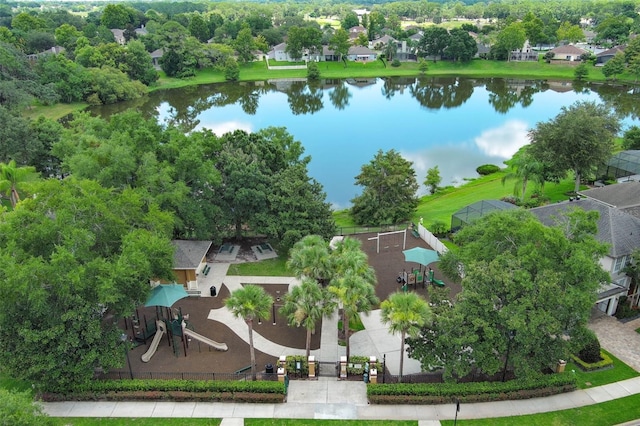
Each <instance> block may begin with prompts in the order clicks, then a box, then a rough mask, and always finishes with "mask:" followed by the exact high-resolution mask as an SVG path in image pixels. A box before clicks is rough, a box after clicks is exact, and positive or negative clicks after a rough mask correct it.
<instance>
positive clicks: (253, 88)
mask: <svg viewBox="0 0 640 426" xmlns="http://www.w3.org/2000/svg"><path fill="white" fill-rule="evenodd" d="M637 99H638V97H637V94H635V93H633V92H631V91H629V90H628V89H627V88H624V87H612V86H598V87H592V88H590V89H586V90H581V91H576V90H574V88H572V87H571V83H569V82H541V81H525V80H504V79H476V80H472V79H456V78H448V79H436V78H422V79H421V78H398V79H380V78H379V79H357V80H356V79H350V80H335V81H323V83H322V84H318V85H316V86H309V85H307V84H306V83H305V82H299V81H273V82H257V83H241V84H216V85H205V86H198V87H193V88H187V89H176V90H170V91H161V92H155V93H153V94H151V95H150V96H149V97H148V98H145V99H144V100H138V101H136V102H133V103H123V104H118V105H115V106H107V107H102V108H98V109H94V110H93V111H94V113H97V114H100V115H104V116H108V115H110V114H113V113H116V112H119V111H122V110H123V109H127V108H137V109H139V110H141V111H143V112H144V113H145V114H147V115H148V116H149V117H150V118H151V117H155V118H156V119H158V120H160V121H162V122H169V123H177V124H180V125H182V126H184V128H185V130H187V131H191V130H199V129H203V128H207V129H211V130H212V131H214V132H215V133H217V134H223V133H225V132H229V131H232V130H236V129H243V130H246V131H250V132H251V131H256V130H259V129H262V128H264V127H268V126H282V127H286V128H287V130H288V132H289V133H291V134H292V135H293V136H294V138H295V139H296V140H299V141H300V142H302V144H303V146H304V148H305V154H306V155H310V156H311V162H310V163H309V173H310V175H311V176H312V177H314V178H315V179H317V180H318V181H319V182H320V183H321V184H322V185H323V186H324V189H325V191H326V193H327V201H329V202H330V203H332V204H333V205H334V206H335V207H336V208H342V207H347V206H348V205H349V204H350V200H351V199H352V198H353V197H354V196H356V195H358V194H359V193H360V188H359V187H357V186H355V185H354V180H355V179H354V178H355V176H356V175H357V174H358V173H359V172H360V167H361V166H362V165H363V164H366V163H368V162H369V161H371V159H372V158H373V156H374V155H375V154H376V152H377V151H378V150H383V151H387V150H390V149H395V150H397V151H399V152H400V153H401V154H402V155H403V156H404V157H405V158H407V159H408V160H410V161H412V162H413V164H414V169H415V171H416V173H417V178H418V181H419V182H422V181H423V180H424V177H425V175H426V172H427V169H429V168H431V167H434V166H436V165H437V166H439V169H440V174H441V176H442V178H443V182H442V184H443V185H448V184H453V185H456V184H460V183H462V182H463V181H464V179H465V178H473V177H477V174H476V172H475V169H476V168H477V167H478V166H479V165H481V164H488V163H490V164H496V165H498V166H504V164H503V161H504V160H505V159H508V158H510V157H511V156H512V155H513V154H514V153H515V152H516V151H517V150H518V149H519V148H520V147H522V146H523V145H525V144H527V143H528V138H527V132H528V131H529V129H531V128H532V127H534V126H535V125H536V123H538V122H540V121H547V120H549V119H551V118H553V117H555V116H556V115H557V114H558V113H559V112H560V110H561V108H562V107H563V106H569V105H571V104H572V103H574V102H576V101H596V102H607V103H609V104H611V105H612V106H613V107H615V108H616V110H618V111H620V112H621V113H622V114H623V116H624V117H625V119H624V123H625V127H626V126H628V125H630V124H632V123H633V124H637V117H638V115H639V114H638V113H639V111H638V110H637V108H640V107H638V106H636V104H640V103H639V102H637ZM420 191H421V194H422V193H425V192H426V191H425V189H424V188H422V187H421V189H420Z"/></svg>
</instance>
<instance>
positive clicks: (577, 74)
mask: <svg viewBox="0 0 640 426" xmlns="http://www.w3.org/2000/svg"><path fill="white" fill-rule="evenodd" d="M573 78H574V80H576V81H578V82H583V81H585V80H587V78H589V67H588V66H587V64H586V62H582V63H580V65H578V66H577V67H576V68H575V70H574V71H573Z"/></svg>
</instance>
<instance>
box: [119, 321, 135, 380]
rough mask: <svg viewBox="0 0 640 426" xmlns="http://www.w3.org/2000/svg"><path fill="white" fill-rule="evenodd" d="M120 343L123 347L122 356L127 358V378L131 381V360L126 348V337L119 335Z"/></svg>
mask: <svg viewBox="0 0 640 426" xmlns="http://www.w3.org/2000/svg"><path fill="white" fill-rule="evenodd" d="M120 341H121V342H122V345H123V347H124V354H125V355H126V357H127V366H128V367H129V378H130V379H131V380H133V371H132V370H131V360H130V359H129V348H128V347H127V335H126V334H124V333H122V334H121V335H120Z"/></svg>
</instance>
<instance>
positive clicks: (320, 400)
mask: <svg viewBox="0 0 640 426" xmlns="http://www.w3.org/2000/svg"><path fill="white" fill-rule="evenodd" d="M639 393H640V378H634V379H629V380H625V381H622V382H618V383H612V384H609V385H605V386H599V387H594V388H591V389H585V390H578V391H574V392H570V393H564V394H561V395H555V396H551V397H546V398H533V399H526V400H522V401H499V402H483V403H474V404H462V405H461V408H460V412H459V413H458V418H459V419H480V418H489V417H503V416H518V415H524V414H535V413H543V412H549V411H557V410H564V409H569V408H576V407H583V406H586V405H592V404H598V403H601V402H605V401H611V400H613V399H616V398H622V397H625V396H630V395H636V394H639ZM44 407H45V411H46V412H47V413H48V414H49V415H51V416H55V417H177V418H192V417H193V418H196V417H198V418H224V421H223V425H225V426H230V425H241V424H243V422H241V421H242V419H243V418H274V419H285V418H295V419H362V420H374V419H378V420H420V425H422V426H426V425H435V424H439V422H440V420H452V419H453V418H454V416H455V414H456V413H455V405H454V404H443V405H369V404H368V403H367V400H366V390H365V384H364V383H361V382H348V381H338V380H336V379H334V378H324V377H321V378H320V379H319V380H317V381H312V380H292V381H291V382H290V384H289V393H288V400H287V402H286V403H284V404H239V403H218V402H170V401H159V402H102V401H90V402H73V401H69V402H50V403H45V404H44Z"/></svg>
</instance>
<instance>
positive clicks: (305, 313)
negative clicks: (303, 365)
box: [280, 278, 335, 358]
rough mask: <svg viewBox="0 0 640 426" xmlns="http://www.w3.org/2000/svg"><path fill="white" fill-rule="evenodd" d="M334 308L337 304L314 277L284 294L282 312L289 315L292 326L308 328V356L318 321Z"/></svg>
mask: <svg viewBox="0 0 640 426" xmlns="http://www.w3.org/2000/svg"><path fill="white" fill-rule="evenodd" d="M334 310H335V304H334V303H333V301H332V300H331V298H330V297H329V295H328V294H327V290H326V289H324V288H323V287H321V286H320V284H319V283H318V281H316V280H314V279H312V278H305V279H303V280H302V283H301V284H300V285H297V286H295V287H293V289H292V290H291V291H290V292H289V293H287V294H286V295H285V296H284V305H283V306H282V308H280V313H281V314H282V315H284V316H286V317H287V320H288V322H289V325H290V326H292V327H300V326H303V327H304V328H306V329H307V339H306V344H305V348H306V356H307V358H308V357H309V354H310V352H311V334H312V333H315V331H316V325H317V324H318V321H320V320H321V319H322V318H323V317H325V316H329V315H332V314H333V312H334Z"/></svg>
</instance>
